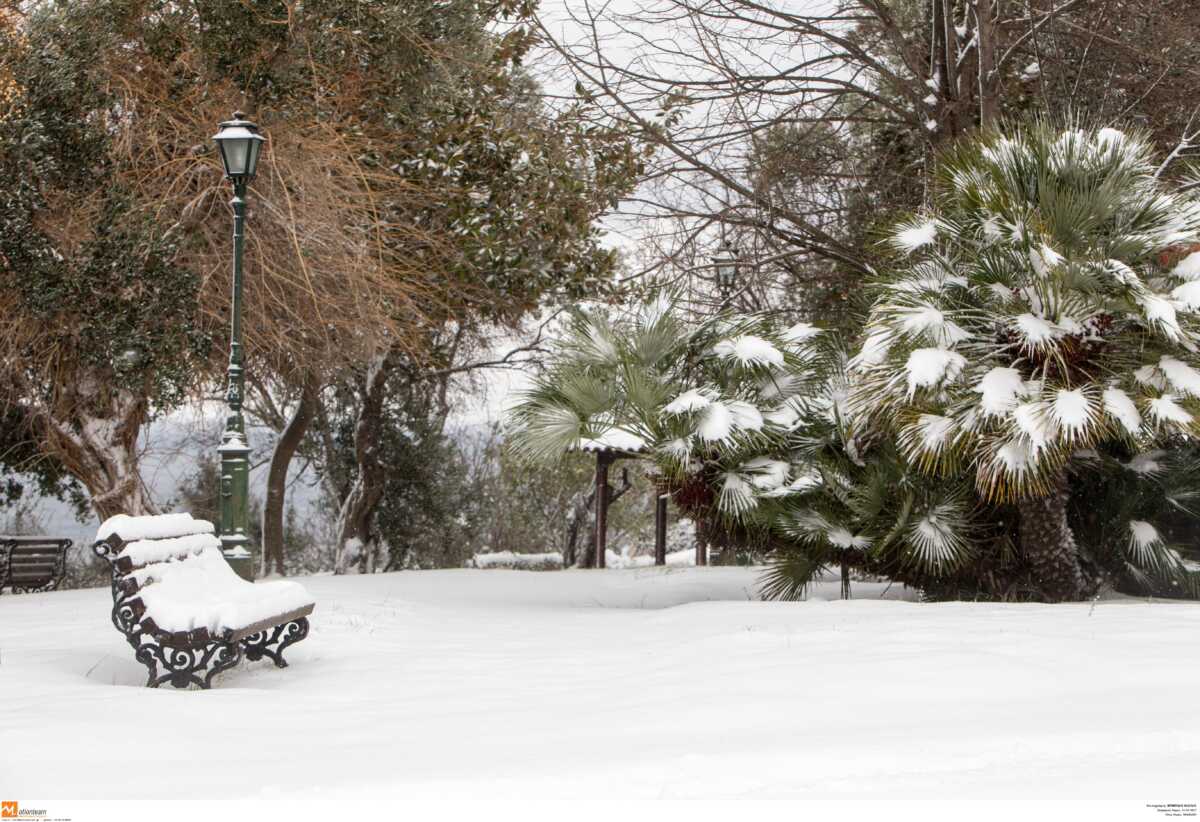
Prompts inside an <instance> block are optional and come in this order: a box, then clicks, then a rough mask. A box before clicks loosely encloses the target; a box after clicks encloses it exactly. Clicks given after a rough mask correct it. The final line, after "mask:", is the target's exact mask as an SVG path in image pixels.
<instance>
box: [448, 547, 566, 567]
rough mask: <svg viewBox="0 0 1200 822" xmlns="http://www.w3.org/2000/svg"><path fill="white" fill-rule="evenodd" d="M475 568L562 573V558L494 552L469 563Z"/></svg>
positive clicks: (554, 554)
mask: <svg viewBox="0 0 1200 822" xmlns="http://www.w3.org/2000/svg"><path fill="white" fill-rule="evenodd" d="M468 565H470V566H471V567H473V568H509V569H515V570H518V571H561V570H562V567H563V563H562V556H561V555H560V554H557V553H546V554H518V553H515V552H513V551H494V552H492V553H490V554H476V555H475V556H473V557H471V560H470V562H469V563H468Z"/></svg>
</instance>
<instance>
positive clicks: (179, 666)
mask: <svg viewBox="0 0 1200 822" xmlns="http://www.w3.org/2000/svg"><path fill="white" fill-rule="evenodd" d="M137 658H138V661H139V662H141V663H142V664H143V665H145V666H146V667H147V669H149V671H150V676H149V677H148V678H147V680H146V687H148V688H157V687H158V686H159V685H162V684H163V683H170V684H171V685H172V686H174V687H176V688H186V687H188V686H189V685H196V686H198V687H200V688H201V689H204V690H207V689H208V688H209V687H210V686H211V685H212V681H213V678H214V677H215V676H216V675H217V674H219V673H221V672H222V671H227V670H229V669H230V668H232V667H233V666H235V665H237V664H238V663H239V662H241V661H242V648H241V646H240V645H239V644H238V643H236V642H210V643H208V644H207V645H200V646H198V647H196V648H171V647H167V646H163V645H159V644H158V643H147V644H145V645H143V646H142V647H141V648H139V649H138V653H137ZM160 666H161V667H162V668H163V669H164V673H162V674H161V675H160V674H159V673H158V669H159V667H160ZM206 670H207V673H205V671H206Z"/></svg>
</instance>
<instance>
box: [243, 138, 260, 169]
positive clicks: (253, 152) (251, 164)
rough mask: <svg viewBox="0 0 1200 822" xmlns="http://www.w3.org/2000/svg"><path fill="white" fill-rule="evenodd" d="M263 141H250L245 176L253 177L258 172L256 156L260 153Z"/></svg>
mask: <svg viewBox="0 0 1200 822" xmlns="http://www.w3.org/2000/svg"><path fill="white" fill-rule="evenodd" d="M262 144H263V140H261V139H254V140H251V141H250V154H249V157H248V158H247V160H248V162H247V164H246V175H247V176H249V177H253V176H254V175H255V173H256V172H257V171H258V155H259V154H260V153H262Z"/></svg>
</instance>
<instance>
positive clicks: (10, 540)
mask: <svg viewBox="0 0 1200 822" xmlns="http://www.w3.org/2000/svg"><path fill="white" fill-rule="evenodd" d="M0 546H3V556H0V563H2V564H0V571H2V574H0V587H3V586H5V585H8V586H12V587H13V588H20V589H33V588H42V587H44V586H46V585H49V584H50V583H52V582H54V581H55V580H57V579H58V577H60V576H62V573H63V571H64V570H65V564H66V555H67V549H68V548H70V547H71V540H69V539H60V538H58V537H0Z"/></svg>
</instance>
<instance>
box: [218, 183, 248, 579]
mask: <svg viewBox="0 0 1200 822" xmlns="http://www.w3.org/2000/svg"><path fill="white" fill-rule="evenodd" d="M231 204H232V205H233V321H232V327H231V329H230V335H229V336H230V339H229V388H228V390H227V391H226V392H225V404H226V405H227V406H228V408H229V414H228V416H226V418H225V433H224V434H222V436H221V447H220V448H218V449H217V452H218V453H219V454H220V455H221V523H220V535H221V551H222V553H223V554H224V555H225V560H226V561H227V562H228V563H229V564H230V566H231V567H232V568H233V570H234V571H236V572H237V574H238V576H240V577H242V578H243V579H247V580H250V581H253V580H254V562H253V557H252V555H251V553H250V549H249V547H248V545H249V543H250V536H249V529H248V527H247V526H248V523H249V505H248V498H249V487H250V446H249V445H247V443H246V423H245V420H244V418H243V417H242V397H243V396H244V395H245V391H244V388H245V374H244V371H243V368H242V244H243V240H244V237H245V224H246V183H245V181H241V182H237V183H234V188H233V200H232V203H231Z"/></svg>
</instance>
